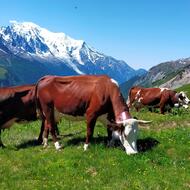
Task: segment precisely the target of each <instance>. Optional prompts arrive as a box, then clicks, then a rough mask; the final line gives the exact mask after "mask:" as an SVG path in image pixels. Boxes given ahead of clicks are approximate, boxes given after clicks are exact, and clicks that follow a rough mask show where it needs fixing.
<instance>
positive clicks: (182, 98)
mask: <svg viewBox="0 0 190 190" xmlns="http://www.w3.org/2000/svg"><path fill="white" fill-rule="evenodd" d="M177 96H178V101H179V104H180V105H182V106H183V107H185V108H188V106H187V105H188V104H189V103H190V100H189V98H188V97H187V95H186V94H185V92H183V91H181V92H179V93H177Z"/></svg>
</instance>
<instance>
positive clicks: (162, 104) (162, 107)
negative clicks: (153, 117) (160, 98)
mask: <svg viewBox="0 0 190 190" xmlns="http://www.w3.org/2000/svg"><path fill="white" fill-rule="evenodd" d="M164 112H165V102H164V103H160V113H161V114H164Z"/></svg>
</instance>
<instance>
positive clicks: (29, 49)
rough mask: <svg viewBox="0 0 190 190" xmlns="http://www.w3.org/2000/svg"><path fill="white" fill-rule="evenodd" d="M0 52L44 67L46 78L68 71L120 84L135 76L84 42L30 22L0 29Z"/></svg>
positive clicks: (123, 64)
mask: <svg viewBox="0 0 190 190" xmlns="http://www.w3.org/2000/svg"><path fill="white" fill-rule="evenodd" d="M0 50H3V51H4V52H5V53H7V54H13V55H16V57H17V58H18V57H19V58H21V59H22V58H24V60H28V59H29V60H30V62H38V63H43V64H42V65H41V66H42V67H44V64H46V66H47V67H48V74H49V73H53V74H59V73H61V74H64V73H65V74H66V75H67V73H66V71H68V70H69V73H71V74H75V73H77V74H107V75H109V76H110V77H112V78H114V79H115V80H117V81H118V82H119V83H121V82H123V81H125V80H127V79H128V78H130V77H132V76H135V75H136V74H137V72H136V71H135V70H134V69H133V68H131V67H130V66H128V65H127V63H126V62H124V61H120V60H117V59H114V58H113V57H111V56H106V55H104V54H103V53H100V52H99V51H97V50H96V49H95V48H92V47H91V46H89V45H88V44H87V43H86V42H85V41H83V40H76V39H73V38H71V37H70V36H68V35H66V34H65V33H63V32H60V33H57V32H51V31H49V30H47V29H45V28H43V27H41V26H39V25H37V24H35V23H33V22H17V21H14V20H12V21H10V26H6V27H1V28H0ZM1 52H2V51H1ZM68 68H69V69H68ZM71 70H72V72H70V71H71Z"/></svg>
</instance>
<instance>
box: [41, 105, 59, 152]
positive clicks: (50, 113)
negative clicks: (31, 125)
mask: <svg viewBox="0 0 190 190" xmlns="http://www.w3.org/2000/svg"><path fill="white" fill-rule="evenodd" d="M43 111H44V115H45V118H46V120H45V127H44V146H46V145H47V140H48V133H49V132H50V133H51V136H52V140H53V142H54V145H55V148H56V149H57V150H58V149H60V148H61V146H60V144H59V142H58V140H57V136H56V132H55V125H56V124H55V118H54V107H53V105H52V104H51V105H49V106H44V107H43Z"/></svg>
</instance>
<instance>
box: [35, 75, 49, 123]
mask: <svg viewBox="0 0 190 190" xmlns="http://www.w3.org/2000/svg"><path fill="white" fill-rule="evenodd" d="M46 77H47V76H45V77H42V78H40V79H39V80H38V81H37V83H36V86H35V104H36V112H37V115H38V117H39V118H40V119H42V120H43V119H44V118H45V116H44V114H43V111H42V106H41V103H40V100H39V97H38V86H39V83H40V81H42V80H44V79H45V78H46Z"/></svg>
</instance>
